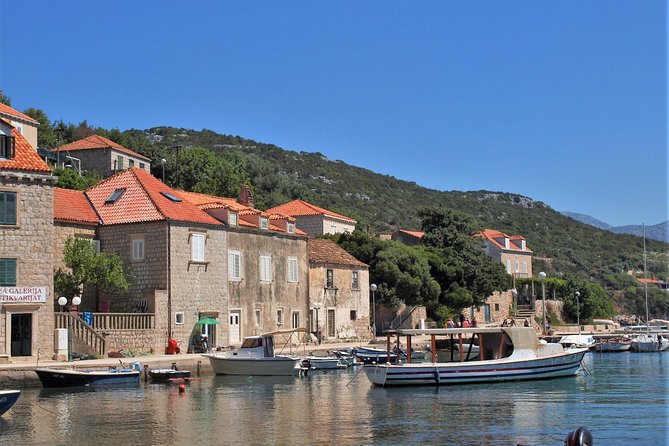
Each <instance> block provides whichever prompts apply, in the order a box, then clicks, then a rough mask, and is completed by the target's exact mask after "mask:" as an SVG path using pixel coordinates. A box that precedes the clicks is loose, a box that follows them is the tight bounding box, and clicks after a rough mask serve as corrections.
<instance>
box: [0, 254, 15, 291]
mask: <svg viewBox="0 0 669 446" xmlns="http://www.w3.org/2000/svg"><path fill="white" fill-rule="evenodd" d="M14 285H16V259H0V286H14Z"/></svg>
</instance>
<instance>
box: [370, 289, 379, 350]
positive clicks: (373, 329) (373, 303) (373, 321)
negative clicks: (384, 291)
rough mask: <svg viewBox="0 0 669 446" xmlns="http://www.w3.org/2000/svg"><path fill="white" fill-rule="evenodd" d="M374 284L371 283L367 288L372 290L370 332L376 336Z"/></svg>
mask: <svg viewBox="0 0 669 446" xmlns="http://www.w3.org/2000/svg"><path fill="white" fill-rule="evenodd" d="M376 288H377V286H376V284H375V283H373V284H371V285H370V286H369V289H370V290H372V334H373V335H374V337H375V338H376Z"/></svg>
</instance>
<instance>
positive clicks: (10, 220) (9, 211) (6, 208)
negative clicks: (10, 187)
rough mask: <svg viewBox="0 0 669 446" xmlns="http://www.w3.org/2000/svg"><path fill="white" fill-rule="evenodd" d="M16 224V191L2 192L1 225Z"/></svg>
mask: <svg viewBox="0 0 669 446" xmlns="http://www.w3.org/2000/svg"><path fill="white" fill-rule="evenodd" d="M15 224H16V192H0V225H15Z"/></svg>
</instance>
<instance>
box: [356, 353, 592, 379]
mask: <svg viewBox="0 0 669 446" xmlns="http://www.w3.org/2000/svg"><path fill="white" fill-rule="evenodd" d="M586 352H587V349H575V350H573V352H572V353H570V352H565V354H563V355H557V356H550V357H545V358H534V359H527V360H520V359H519V360H512V361H508V360H504V359H502V360H492V361H471V362H455V363H415V364H412V363H405V364H398V365H393V364H381V365H366V366H365V373H366V375H367V378H368V379H369V380H370V382H371V383H372V384H374V385H376V386H420V385H423V386H442V385H449V384H476V383H490V382H501V381H521V380H534V379H549V378H558V377H563V376H572V375H575V374H576V373H577V372H578V370H579V368H580V366H581V360H582V359H583V356H584V355H585V353H586Z"/></svg>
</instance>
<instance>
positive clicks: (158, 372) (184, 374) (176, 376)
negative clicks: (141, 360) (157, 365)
mask: <svg viewBox="0 0 669 446" xmlns="http://www.w3.org/2000/svg"><path fill="white" fill-rule="evenodd" d="M190 374H191V373H190V370H174V369H149V376H150V377H151V380H152V381H154V382H171V381H174V380H181V381H183V380H186V379H190Z"/></svg>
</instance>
